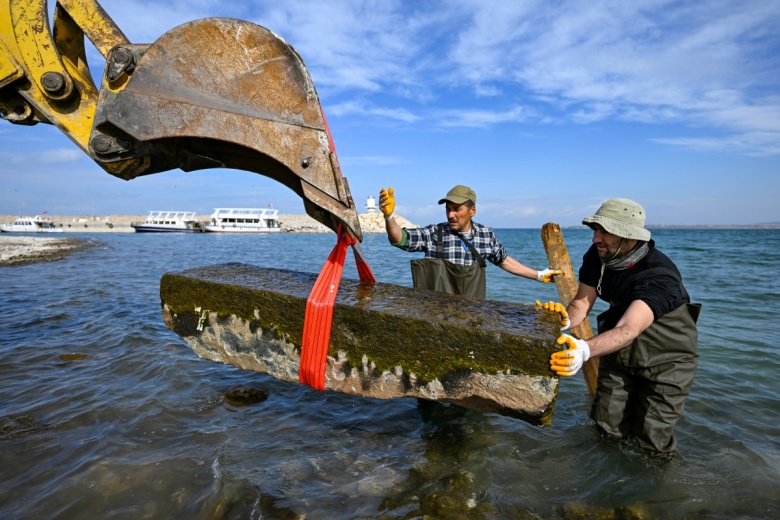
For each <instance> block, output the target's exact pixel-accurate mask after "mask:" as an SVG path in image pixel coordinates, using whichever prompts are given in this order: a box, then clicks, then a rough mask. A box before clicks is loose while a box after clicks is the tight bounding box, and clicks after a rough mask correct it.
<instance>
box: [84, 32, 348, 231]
mask: <svg viewBox="0 0 780 520" xmlns="http://www.w3.org/2000/svg"><path fill="white" fill-rule="evenodd" d="M117 56H120V57H121V59H117V58H116V57H117ZM128 56H132V59H128ZM117 63H120V64H123V65H122V66H121V67H118V66H117ZM128 63H129V64H130V65H129V66H128V65H127V64H128ZM90 154H91V155H93V157H94V158H95V159H96V160H98V161H99V162H102V163H105V164H106V165H109V166H112V167H111V168H110V169H109V168H106V169H107V171H109V172H110V173H112V174H113V175H116V176H117V177H120V178H124V179H132V178H134V177H137V176H140V175H148V174H152V173H158V172H162V171H166V170H170V169H175V168H181V169H182V170H184V171H193V170H200V169H205V168H234V169H240V170H247V171H252V172H255V173H259V174H262V175H265V176H267V177H270V178H272V179H274V180H276V181H278V182H281V183H282V184H284V185H285V186H287V187H289V188H290V189H292V190H293V191H294V192H295V193H297V194H298V195H299V196H301V197H302V198H303V200H304V207H305V209H306V212H307V213H308V214H309V215H310V216H312V217H313V218H315V219H316V220H318V221H320V222H322V223H323V224H325V225H326V226H328V227H329V228H331V229H333V230H334V231H335V230H337V229H338V226H339V224H344V225H346V228H347V229H348V230H349V232H350V233H351V234H352V235H354V236H356V237H357V238H358V239H360V240H362V232H361V229H360V222H359V220H358V216H357V211H356V209H355V204H354V201H353V200H352V196H351V194H350V191H349V186H348V184H347V181H346V179H345V178H344V177H343V175H342V173H341V168H340V166H339V162H338V158H337V156H336V153H335V149H334V147H333V144H332V141H331V139H330V134H329V131H328V127H327V123H326V121H325V117H324V115H323V111H322V107H321V105H320V102H319V98H318V96H317V92H316V90H315V88H314V84H313V82H312V80H311V77H310V76H309V72H308V70H307V69H306V66H305V65H304V63H303V60H302V59H301V58H300V56H299V55H298V53H297V52H295V50H294V49H293V48H292V47H291V46H290V45H289V44H287V43H286V42H285V41H284V40H282V39H281V38H279V37H278V36H276V35H275V34H273V33H272V32H270V31H269V30H267V29H265V28H263V27H260V26H258V25H255V24H252V23H249V22H245V21H241V20H234V19H225V18H207V19H202V20H196V21H193V22H189V23H185V24H183V25H180V26H179V27H176V28H174V29H172V30H170V31H168V32H167V33H165V34H164V35H163V36H162V37H160V38H159V39H158V40H157V41H156V42H154V43H153V44H151V45H149V46H141V45H125V46H118V47H115V48H114V49H112V51H111V53H110V55H109V58H108V60H107V62H106V74H105V75H104V82H103V88H101V92H100V99H99V101H98V107H97V110H96V112H95V122H94V125H93V130H92V134H91V135H90ZM138 159H142V160H140V161H139V160H138ZM123 165H128V166H127V168H125V167H123Z"/></svg>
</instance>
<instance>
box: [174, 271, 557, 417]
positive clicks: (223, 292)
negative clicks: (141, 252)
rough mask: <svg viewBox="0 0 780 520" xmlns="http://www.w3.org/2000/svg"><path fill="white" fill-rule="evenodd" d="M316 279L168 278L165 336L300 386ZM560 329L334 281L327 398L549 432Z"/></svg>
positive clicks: (452, 300)
mask: <svg viewBox="0 0 780 520" xmlns="http://www.w3.org/2000/svg"><path fill="white" fill-rule="evenodd" d="M315 280H316V275H315V274H311V273H300V272H296V271H289V270H281V269H267V268H259V267H254V266H250V265H245V264H223V265H215V266H207V267H200V268H196V269H190V270H187V271H182V272H178V273H167V274H165V275H164V276H163V277H162V279H161V281H160V297H161V304H162V309H163V318H164V321H165V324H166V326H167V327H168V328H169V329H171V330H173V331H174V332H176V333H177V334H178V335H179V336H181V337H182V338H183V339H184V340H185V341H186V342H187V343H188V344H189V345H190V347H191V348H192V350H193V351H194V352H195V354H197V355H198V356H199V357H201V358H204V359H209V360H211V361H216V362H220V363H227V364H232V365H235V366H237V367H240V368H243V369H246V370H253V371H257V372H263V373H266V374H270V375H271V376H273V377H275V378H277V379H281V380H284V381H291V382H295V383H298V366H299V363H300V346H301V340H302V331H303V320H304V312H305V307H306V300H307V298H308V296H309V292H310V291H311V288H312V286H313V285H314V282H315ZM559 332H560V322H559V320H558V316H557V315H556V314H554V313H548V312H546V311H543V310H542V309H539V308H536V307H535V306H533V305H525V304H518V303H509V302H500V301H494V300H479V299H475V298H469V297H463V296H454V295H449V294H443V293H439V292H434V291H422V290H415V289H411V288H409V287H403V286H399V285H394V284H386V283H376V284H366V283H360V282H358V281H356V280H349V279H342V281H341V285H340V288H339V291H338V295H337V299H336V305H335V308H334V312H333V327H332V330H331V338H330V345H329V350H328V359H327V368H326V376H325V389H326V390H331V391H335V392H343V393H347V394H352V395H356V396H363V397H370V398H378V399H389V398H397V397H417V398H422V399H428V400H433V401H442V402H451V403H454V404H457V405H460V406H463V407H466V408H472V409H476V410H481V411H486V412H495V413H499V414H503V415H508V416H512V417H517V418H520V419H523V420H526V421H528V422H531V423H533V424H540V425H548V424H549V423H550V421H551V420H552V411H553V408H554V404H555V399H556V397H557V394H558V377H557V376H555V374H554V373H553V372H552V371H550V369H549V366H548V360H549V357H550V354H551V353H552V352H554V351H555V350H557V349H558V348H559V347H558V346H557V345H556V344H555V339H556V338H557V336H558V334H559Z"/></svg>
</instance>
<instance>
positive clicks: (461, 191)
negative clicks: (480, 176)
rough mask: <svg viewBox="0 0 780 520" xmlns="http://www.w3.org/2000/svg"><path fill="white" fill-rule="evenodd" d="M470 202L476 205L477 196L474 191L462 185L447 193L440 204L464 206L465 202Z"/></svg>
mask: <svg viewBox="0 0 780 520" xmlns="http://www.w3.org/2000/svg"><path fill="white" fill-rule="evenodd" d="M469 200H470V201H471V202H473V203H474V204H476V203H477V194H476V193H474V190H472V189H471V188H469V187H468V186H463V185H462V184H458V185H457V186H455V187H454V188H452V189H451V190H450V191H448V192H447V196H446V197H444V198H443V199H441V200H439V204H444V203H445V202H453V203H455V204H463V203H464V202H466V201H469Z"/></svg>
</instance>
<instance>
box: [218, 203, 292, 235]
mask: <svg viewBox="0 0 780 520" xmlns="http://www.w3.org/2000/svg"><path fill="white" fill-rule="evenodd" d="M203 229H204V230H205V231H210V232H212V233H278V232H279V230H280V229H281V224H280V223H279V210H276V209H258V208H217V209H215V210H214V213H212V214H211V220H210V221H209V223H208V224H205V225H204V226H203Z"/></svg>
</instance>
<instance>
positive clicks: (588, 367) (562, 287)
mask: <svg viewBox="0 0 780 520" xmlns="http://www.w3.org/2000/svg"><path fill="white" fill-rule="evenodd" d="M542 243H543V244H544V250H545V252H546V253H547V261H548V262H549V264H550V268H551V269H560V270H562V271H563V276H556V277H555V286H556V287H557V289H558V297H559V298H560V299H561V303H562V304H563V306H564V307H568V306H569V303H571V301H572V300H573V299H574V297H575V296H576V295H577V288H578V285H579V284H578V283H577V276H576V275H575V273H574V269H573V268H572V265H571V259H570V258H569V252H568V250H567V249H566V243H565V242H564V240H563V233H562V232H561V227H560V226H559V225H558V224H553V223H552V222H548V223H547V224H545V225H544V226H542ZM570 332H571V334H572V335H573V336H574V337H576V338H579V339H586V340H587V339H590V338H592V337H593V329H591V327H590V321H588V319H587V318H586V319H584V320H583V321H582V323H580V324H579V325H577V326H576V327H573V328H572V329H571V331H570ZM598 373H599V360H598V358H590V359H589V360H587V361H586V362H585V363H584V364H583V366H582V375H583V377H585V384H586V385H587V386H588V392H590V395H591V396H593V395H595V394H596V381H597V379H598Z"/></svg>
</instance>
